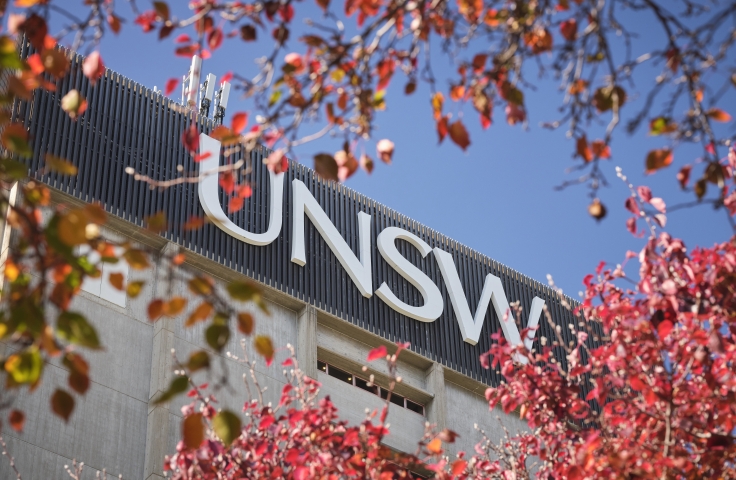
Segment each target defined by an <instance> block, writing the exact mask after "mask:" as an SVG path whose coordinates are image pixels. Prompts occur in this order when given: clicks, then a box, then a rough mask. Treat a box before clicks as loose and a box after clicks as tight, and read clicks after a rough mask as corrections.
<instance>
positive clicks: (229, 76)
mask: <svg viewBox="0 0 736 480" xmlns="http://www.w3.org/2000/svg"><path fill="white" fill-rule="evenodd" d="M232 79H233V72H227V73H226V74H225V75H223V76H222V78H221V79H220V85H222V84H224V83H225V82H229V81H230V80H232Z"/></svg>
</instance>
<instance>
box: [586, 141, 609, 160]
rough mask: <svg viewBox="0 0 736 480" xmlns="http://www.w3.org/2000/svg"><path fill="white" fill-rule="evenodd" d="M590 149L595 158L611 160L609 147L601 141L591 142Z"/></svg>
mask: <svg viewBox="0 0 736 480" xmlns="http://www.w3.org/2000/svg"><path fill="white" fill-rule="evenodd" d="M590 147H591V149H592V150H593V155H595V157H596V158H601V159H606V158H611V147H609V146H608V145H606V143H605V142H604V141H603V140H595V141H593V143H592V144H591V145H590Z"/></svg>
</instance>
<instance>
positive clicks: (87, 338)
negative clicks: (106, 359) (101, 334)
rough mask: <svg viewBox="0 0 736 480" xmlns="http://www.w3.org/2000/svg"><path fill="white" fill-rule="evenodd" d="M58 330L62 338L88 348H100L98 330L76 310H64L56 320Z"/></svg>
mask: <svg viewBox="0 0 736 480" xmlns="http://www.w3.org/2000/svg"><path fill="white" fill-rule="evenodd" d="M56 330H57V332H58V334H59V336H60V337H61V338H64V339H66V340H67V341H69V342H71V343H75V344H77V345H81V346H83V347H88V348H95V349H98V348H100V340H99V338H97V332H96V331H95V329H94V328H93V327H92V325H90V324H89V322H87V319H86V318H84V317H83V316H82V315H80V314H79V313H76V312H62V313H61V315H59V319H58V320H57V321H56Z"/></svg>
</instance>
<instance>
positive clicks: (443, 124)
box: [437, 115, 449, 143]
mask: <svg viewBox="0 0 736 480" xmlns="http://www.w3.org/2000/svg"><path fill="white" fill-rule="evenodd" d="M448 118H449V117H448V116H447V115H445V116H444V117H442V118H440V119H439V120H437V135H438V136H439V137H440V141H439V143H442V141H443V140H444V139H445V137H446V136H447V119H448Z"/></svg>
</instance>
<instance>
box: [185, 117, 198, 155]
mask: <svg viewBox="0 0 736 480" xmlns="http://www.w3.org/2000/svg"><path fill="white" fill-rule="evenodd" d="M181 143H183V144H184V146H185V147H186V148H187V150H189V151H190V152H191V153H194V152H196V151H197V149H198V148H199V130H197V125H196V124H194V123H192V125H191V126H190V127H189V128H187V129H186V130H184V133H182V135H181Z"/></svg>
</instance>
